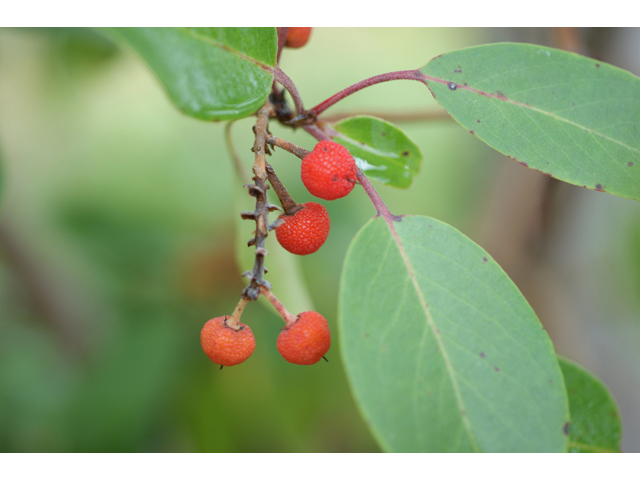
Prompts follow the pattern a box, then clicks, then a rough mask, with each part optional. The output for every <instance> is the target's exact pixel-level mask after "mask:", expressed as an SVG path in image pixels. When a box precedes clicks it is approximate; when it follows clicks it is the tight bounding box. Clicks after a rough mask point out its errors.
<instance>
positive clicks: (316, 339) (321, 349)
mask: <svg viewBox="0 0 640 480" xmlns="http://www.w3.org/2000/svg"><path fill="white" fill-rule="evenodd" d="M330 346H331V332H330V331H329V324H328V323H327V320H326V319H325V318H324V317H323V316H322V315H320V314H319V313H318V312H303V313H301V314H300V315H298V317H297V319H296V321H295V322H294V323H293V324H291V325H289V326H287V327H284V328H283V329H282V331H280V335H278V351H279V352H280V354H281V355H282V356H283V357H284V359H285V360H286V361H287V362H290V363H295V364H296V365H313V364H314V363H316V362H318V361H319V360H320V359H321V358H322V357H323V356H324V355H325V354H326V353H327V351H328V350H329V347H330Z"/></svg>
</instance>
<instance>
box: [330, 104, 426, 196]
mask: <svg viewBox="0 0 640 480" xmlns="http://www.w3.org/2000/svg"><path fill="white" fill-rule="evenodd" d="M332 127H333V129H334V130H335V135H332V138H333V140H335V141H336V142H338V143H340V144H342V145H344V146H345V147H347V148H348V149H349V152H351V155H353V156H354V158H355V159H356V163H357V164H358V167H360V169H361V170H362V171H363V172H364V173H366V175H367V176H368V177H369V178H373V179H375V180H378V181H379V182H382V183H385V184H387V185H390V186H392V187H398V188H407V187H409V186H410V185H411V182H412V181H413V177H414V176H415V175H416V174H417V173H418V172H419V171H420V164H421V163H422V153H421V152H420V148H419V147H418V146H417V145H416V144H415V143H414V142H413V140H411V139H410V138H409V137H408V136H407V134H406V133H404V132H403V131H402V130H400V129H399V128H398V127H396V126H395V125H393V124H391V123H389V122H385V121H384V120H381V119H379V118H376V117H369V116H365V115H362V116H357V117H350V118H345V119H344V120H341V121H339V122H337V123H336V124H334V125H333V126H332Z"/></svg>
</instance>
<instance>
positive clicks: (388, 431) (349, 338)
mask: <svg viewBox="0 0 640 480" xmlns="http://www.w3.org/2000/svg"><path fill="white" fill-rule="evenodd" d="M339 325H340V328H341V336H340V337H341V348H342V352H343V359H344V363H345V368H346V371H347V375H348V378H349V380H350V383H351V387H352V390H353V392H354V395H355V398H356V401H357V403H358V404H359V406H360V409H361V411H362V413H363V415H364V417H365V419H366V421H367V422H368V423H369V425H370V426H371V428H372V430H373V433H374V435H375V436H376V438H377V439H378V441H379V443H380V445H381V446H382V448H384V449H385V450H387V451H394V452H465V451H486V452H489V451H497V452H506V451H537V452H565V451H566V450H567V442H568V437H567V436H566V434H565V433H564V432H563V427H564V425H565V424H566V422H568V420H569V409H568V401H567V396H566V391H565V388H564V382H563V379H562V374H561V372H560V368H559V366H558V361H557V358H556V355H555V353H554V350H553V345H552V344H551V341H550V340H549V337H548V335H547V333H546V332H545V331H544V329H543V328H542V325H541V324H540V322H539V321H538V319H537V317H536V315H535V313H534V312H533V310H532V309H531V307H530V306H529V304H528V303H527V302H526V301H525V299H524V297H523V296H522V294H521V293H520V292H519V291H518V289H517V288H516V287H515V285H514V284H513V283H512V282H511V280H509V278H508V277H507V275H506V274H505V273H504V271H503V270H502V269H501V268H500V266H498V264H497V263H496V262H495V261H494V260H492V259H491V258H490V257H489V255H488V254H487V253H486V252H485V251H484V250H482V248H480V247H479V246H478V245H476V244H475V243H473V242H472V241H471V240H469V239H468V238H467V237H465V236H464V235H463V234H461V233H460V232H458V231H457V230H455V229H454V228H453V227H450V226H448V225H446V224H444V223H441V222H439V221H437V220H434V219H431V218H427V217H420V216H405V217H400V220H398V221H393V222H392V224H391V225H389V224H388V223H387V222H386V221H385V219H383V218H381V217H376V218H374V219H372V220H371V221H370V222H369V223H368V224H366V225H365V226H364V227H363V228H362V229H361V230H360V232H359V233H358V234H357V235H356V237H355V239H354V241H353V243H352V244H351V246H350V247H349V250H348V252H347V257H346V260H345V265H344V270H343V273H342V279H341V286H340V298H339Z"/></svg>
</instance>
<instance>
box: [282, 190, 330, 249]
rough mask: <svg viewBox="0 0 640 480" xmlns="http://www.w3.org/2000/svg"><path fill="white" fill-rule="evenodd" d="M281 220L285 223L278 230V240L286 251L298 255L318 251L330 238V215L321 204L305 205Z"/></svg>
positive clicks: (309, 203) (310, 203)
mask: <svg viewBox="0 0 640 480" xmlns="http://www.w3.org/2000/svg"><path fill="white" fill-rule="evenodd" d="M279 218H281V219H283V220H284V223H283V224H282V225H280V226H279V227H277V228H276V238H277V239H278V242H279V243H280V245H282V247H283V248H284V249H285V250H287V251H288V252H291V253H295V254H296V255H309V254H310V253H313V252H315V251H317V250H318V249H319V248H320V247H321V246H322V244H323V243H324V242H325V240H326V239H327V237H328V236H329V229H330V227H331V221H330V220H329V213H328V212H327V209H326V208H324V207H323V206H322V205H320V204H319V203H316V202H307V203H303V204H302V209H301V210H298V211H297V212H296V213H294V214H293V215H280V217H279Z"/></svg>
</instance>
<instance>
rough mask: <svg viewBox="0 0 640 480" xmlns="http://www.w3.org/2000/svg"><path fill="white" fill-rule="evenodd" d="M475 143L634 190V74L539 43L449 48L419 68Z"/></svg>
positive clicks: (638, 92)
mask: <svg viewBox="0 0 640 480" xmlns="http://www.w3.org/2000/svg"><path fill="white" fill-rule="evenodd" d="M421 72H422V73H424V74H425V75H426V76H427V78H426V81H427V85H428V87H429V89H430V90H431V92H432V94H433V96H434V97H435V99H436V100H437V101H438V102H439V103H440V105H442V106H443V107H444V108H445V109H446V110H447V111H448V112H449V113H450V114H451V115H452V116H453V118H455V120H456V121H458V122H459V123H460V124H461V125H462V126H464V127H465V128H467V129H468V130H469V131H470V132H471V133H473V134H474V135H475V136H476V137H478V138H479V139H480V140H482V141H483V142H485V143H487V144H488V145H490V146H491V147H493V148H495V149H496V150H498V151H500V152H502V153H504V154H505V155H508V156H509V157H511V158H513V159H514V160H516V161H518V162H520V163H521V164H523V165H525V166H527V167H529V168H533V169H535V170H539V171H541V172H543V173H546V174H549V175H551V176H552V177H555V178H557V179H559V180H563V181H565V182H569V183H572V184H574V185H579V186H584V187H586V188H590V189H595V190H601V191H606V192H608V193H612V194H615V195H620V196H622V197H628V198H633V199H636V200H639V199H640V78H638V77H636V76H634V75H632V74H631V73H629V72H627V71H625V70H622V69H619V68H617V67H614V66H611V65H608V64H606V63H603V62H599V61H596V60H592V59H590V58H586V57H582V56H580V55H576V54H573V53H568V52H564V51H562V50H556V49H553V48H546V47H540V46H537V45H527V44H514V43H499V44H493V45H483V46H479V47H473V48H467V49H463V50H457V51H454V52H450V53H447V54H445V55H441V56H439V57H436V58H434V59H433V60H431V61H430V62H429V63H428V64H427V65H426V66H424V67H423V68H422V69H421Z"/></svg>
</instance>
